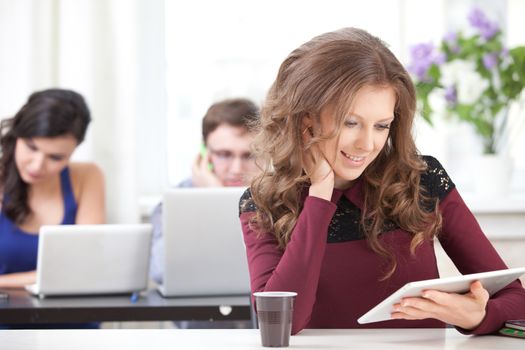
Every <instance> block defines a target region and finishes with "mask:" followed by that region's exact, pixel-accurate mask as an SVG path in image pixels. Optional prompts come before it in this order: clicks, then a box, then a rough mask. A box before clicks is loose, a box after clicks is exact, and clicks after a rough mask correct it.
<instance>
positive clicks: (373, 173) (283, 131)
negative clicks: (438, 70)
mask: <svg viewBox="0 0 525 350" xmlns="http://www.w3.org/2000/svg"><path fill="white" fill-rule="evenodd" d="M364 86H380V87H385V86H387V87H391V88H393V89H394V91H395V93H396V97H397V101H396V105H395V108H394V115H395V119H394V121H393V122H392V124H391V126H390V132H389V136H388V140H387V142H386V144H385V146H384V148H383V149H382V151H381V152H380V154H379V155H378V157H377V158H376V159H375V160H374V161H373V162H372V163H371V164H370V165H369V166H368V168H367V169H365V171H364V173H363V175H362V177H363V178H364V208H363V212H362V217H361V225H362V227H363V229H364V231H365V233H366V236H367V240H368V242H369V245H370V247H371V248H372V249H373V250H374V251H375V252H376V253H378V254H380V255H382V256H384V257H385V258H386V259H387V261H389V262H390V269H389V270H388V272H387V273H386V274H385V278H387V277H389V276H390V275H391V274H392V273H393V272H394V270H395V268H396V261H395V259H394V257H393V255H392V254H391V253H390V252H389V251H388V249H386V248H385V247H383V246H382V245H381V244H380V242H379V240H378V236H379V234H380V233H381V232H382V229H383V226H384V225H385V223H386V222H387V221H389V220H391V221H393V222H395V223H396V224H397V225H398V226H399V227H401V228H402V229H404V230H407V231H408V232H411V233H412V234H413V238H412V241H411V251H412V253H414V251H415V249H416V247H417V246H418V245H419V244H420V243H421V242H422V241H424V240H425V239H428V238H431V237H433V236H434V235H435V234H436V233H437V232H438V230H439V228H440V225H441V216H440V214H439V212H438V210H437V205H436V209H435V210H433V211H429V210H428V209H427V210H425V209H424V207H423V205H424V204H426V203H428V201H429V200H430V199H429V198H427V197H426V196H425V193H422V191H421V190H420V186H419V180H420V175H421V172H422V171H424V170H425V168H426V165H425V163H424V162H423V161H422V160H421V159H420V158H419V156H418V154H417V149H416V146H415V143H414V140H413V138H412V135H411V130H412V122H413V118H414V112H415V104H416V102H415V100H416V99H415V89H414V86H413V83H412V81H411V78H410V76H409V75H408V73H407V72H406V70H405V69H404V68H403V66H402V65H401V63H400V62H399V61H398V60H397V59H396V57H395V56H394V55H393V54H392V52H391V51H390V50H389V49H388V48H387V47H386V45H385V44H384V43H383V42H382V41H381V40H380V39H378V38H376V37H374V36H372V35H370V34H368V33H367V32H365V31H363V30H360V29H355V28H344V29H341V30H338V31H334V32H330V33H325V34H322V35H320V36H317V37H315V38H313V39H312V40H310V41H309V42H307V43H305V44H304V45H302V46H300V47H299V48H297V49H296V50H294V51H292V53H290V55H289V56H288V57H287V58H286V59H285V60H284V62H283V63H282V64H281V66H280V69H279V72H278V75H277V78H276V80H275V82H274V83H273V85H272V86H271V88H270V90H269V92H268V95H267V98H266V101H265V103H264V105H263V108H262V110H261V118H260V121H259V125H258V134H257V136H256V139H255V142H254V151H255V155H256V159H257V163H258V165H259V167H260V168H261V170H262V172H261V174H260V175H259V176H257V177H256V178H255V179H254V180H253V182H252V185H251V192H252V197H253V200H254V202H255V204H256V206H257V213H256V215H255V216H254V217H253V220H252V221H251V224H252V225H253V226H254V227H256V228H257V230H259V231H260V232H267V231H270V232H272V233H273V234H274V235H275V237H276V239H277V241H278V243H279V246H280V247H281V248H282V249H284V248H285V247H286V245H287V243H288V242H289V241H290V237H291V234H292V230H293V228H294V226H295V224H296V222H297V218H298V216H299V214H300V212H301V210H302V203H301V194H302V192H303V190H304V188H305V187H306V186H308V184H309V179H308V177H307V176H306V175H305V173H304V171H303V160H302V155H303V152H304V151H305V150H308V149H309V148H310V147H311V146H312V144H315V143H319V142H321V141H324V140H326V139H329V138H332V137H338V135H339V133H340V130H341V127H342V125H343V122H344V118H345V116H346V113H348V111H349V110H350V108H351V105H352V102H353V100H354V97H355V95H356V94H357V92H358V91H359V90H360V89H361V88H363V87H364ZM327 106H334V107H335V109H334V118H335V125H337V128H336V130H335V131H334V132H333V133H332V134H331V135H328V136H321V134H320V133H321V128H320V115H321V111H322V110H323V109H324V108H326V107H327ZM305 116H309V117H310V118H311V119H313V122H314V125H313V128H312V131H313V134H314V137H313V138H312V141H311V142H310V143H309V144H305V143H304V142H303V138H302V132H303V119H304V118H305Z"/></svg>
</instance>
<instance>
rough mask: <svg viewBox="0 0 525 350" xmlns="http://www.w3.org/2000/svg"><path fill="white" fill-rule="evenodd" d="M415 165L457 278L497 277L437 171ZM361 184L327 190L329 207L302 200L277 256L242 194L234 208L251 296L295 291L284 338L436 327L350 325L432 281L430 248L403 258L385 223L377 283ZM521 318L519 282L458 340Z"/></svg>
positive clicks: (486, 246) (523, 301)
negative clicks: (435, 205)
mask: <svg viewBox="0 0 525 350" xmlns="http://www.w3.org/2000/svg"><path fill="white" fill-rule="evenodd" d="M423 159H424V160H425V161H426V162H427V164H428V169H427V170H426V172H425V173H423V174H422V175H421V181H420V182H421V185H422V186H424V187H425V189H426V190H427V193H428V194H430V196H431V197H432V198H435V199H439V200H440V204H439V208H440V211H441V214H442V217H443V226H442V232H441V233H440V234H439V235H438V239H439V241H440V242H441V245H442V246H443V248H444V250H445V252H446V253H447V254H448V256H449V257H450V258H451V259H452V261H453V262H454V264H455V265H456V267H457V268H458V270H459V271H460V272H461V273H462V274H469V273H476V272H485V271H493V270H499V269H505V268H507V266H506V265H505V263H504V262H503V261H502V259H501V258H500V257H499V255H498V253H497V252H496V250H495V249H494V248H493V246H492V245H491V243H490V242H489V241H488V239H487V238H486V237H485V235H484V234H483V232H482V231H481V228H480V227H479V225H478V223H477V221H476V219H475V218H474V216H473V215H472V213H471V212H470V210H469V209H468V208H467V206H466V205H465V203H464V202H463V200H462V199H461V197H460V195H459V193H458V191H457V190H456V188H455V186H454V184H453V183H452V181H451V180H450V178H449V177H448V175H447V173H446V172H445V170H444V169H443V167H442V166H441V164H440V163H439V162H438V161H437V160H436V159H435V158H432V157H428V156H425V157H423ZM362 187H363V183H362V180H358V181H357V182H356V183H355V185H354V186H352V187H351V188H349V189H347V190H345V191H341V190H337V189H335V190H334V192H333V195H332V200H331V201H326V200H324V199H321V198H318V197H313V196H306V198H305V201H304V207H303V210H302V211H301V214H300V215H299V218H298V221H297V224H296V225H295V228H294V230H293V233H292V236H291V240H290V242H289V243H288V245H287V246H286V249H285V250H284V251H282V250H280V249H279V248H278V245H277V241H276V239H275V237H274V236H273V234H271V233H263V234H262V235H259V234H258V233H257V232H255V231H253V230H252V229H250V227H249V225H248V222H249V220H250V218H251V217H252V216H253V215H254V214H255V210H256V207H255V205H254V203H253V200H252V199H251V194H250V192H249V190H247V191H246V192H245V194H244V195H243V197H242V198H241V203H240V219H241V223H242V228H243V234H244V241H245V244H246V251H247V257H248V264H249V270H250V280H251V289H252V292H256V291H295V292H297V297H296V299H295V310H294V317H293V323H292V334H296V333H297V332H299V331H301V330H302V329H304V328H436V327H445V326H446V325H445V324H444V323H442V322H441V321H438V320H435V319H425V320H389V321H383V322H375V323H369V324H363V325H361V324H358V323H357V319H358V318H359V317H360V316H362V315H363V314H364V313H365V312H367V311H368V310H369V309H370V308H372V307H373V306H375V305H376V304H378V303H379V302H380V301H381V300H383V299H384V298H385V297H387V296H389V295H390V294H392V293H393V292H395V291H396V290H397V289H399V288H400V287H402V286H403V285H404V284H405V283H407V282H411V281H417V280H424V279H433V278H438V277H439V272H438V267H437V264H436V256H435V252H434V245H433V241H431V240H429V241H425V242H423V243H422V244H421V245H420V246H419V247H418V248H417V249H416V254H415V255H411V253H410V241H411V238H412V236H411V234H409V233H408V232H406V231H404V230H402V229H400V228H399V227H397V226H396V225H395V223H393V222H387V223H386V224H385V227H384V233H382V234H381V235H380V238H379V239H380V241H381V243H382V244H383V245H384V246H386V247H388V249H390V251H392V253H393V254H394V255H395V258H396V260H397V268H396V270H395V272H394V274H393V275H392V276H391V277H390V278H388V279H387V280H385V281H381V280H380V279H381V278H382V277H383V276H384V275H385V271H386V270H385V269H386V268H387V267H388V265H387V264H386V261H385V259H384V258H383V257H381V256H379V255H378V254H376V253H375V252H373V251H372V250H371V249H370V248H369V246H368V245H367V241H366V239H365V237H364V235H363V233H362V230H361V228H360V224H359V220H360V213H361V209H362V205H363V198H362ZM523 318H525V290H524V289H523V287H522V286H521V283H520V282H519V280H516V281H514V282H512V283H511V284H510V285H508V286H507V287H505V288H504V289H502V290H500V291H499V292H498V293H496V294H494V295H493V296H492V297H491V298H490V300H489V302H488V304H487V314H486V316H485V319H484V320H483V321H482V323H481V324H480V325H479V326H478V327H477V328H476V329H473V330H470V331H466V330H463V329H459V328H458V330H460V331H461V332H463V333H469V334H486V333H492V332H495V331H497V330H499V329H500V328H501V327H502V326H503V324H504V322H505V321H506V320H509V319H523Z"/></svg>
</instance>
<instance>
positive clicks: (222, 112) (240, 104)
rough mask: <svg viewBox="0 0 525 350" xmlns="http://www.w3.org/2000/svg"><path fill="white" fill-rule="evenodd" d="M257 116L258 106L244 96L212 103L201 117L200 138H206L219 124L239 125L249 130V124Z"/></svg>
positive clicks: (205, 139)
mask: <svg viewBox="0 0 525 350" xmlns="http://www.w3.org/2000/svg"><path fill="white" fill-rule="evenodd" d="M258 117H259V108H258V107H257V106H256V105H255V103H253V102H252V101H250V100H248V99H245V98H234V99H228V100H224V101H220V102H217V103H214V104H212V105H211V106H210V108H208V111H207V112H206V114H205V115H204V118H203V119H202V140H203V141H204V143H206V142H207V140H208V135H209V134H210V133H212V132H213V131H214V130H215V129H217V128H218V127H219V125H221V124H228V125H231V126H236V127H241V128H244V129H246V130H247V131H248V130H250V126H251V125H252V124H253V123H254V122H255V121H256V119H257V118H258Z"/></svg>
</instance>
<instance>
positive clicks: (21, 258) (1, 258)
mask: <svg viewBox="0 0 525 350" xmlns="http://www.w3.org/2000/svg"><path fill="white" fill-rule="evenodd" d="M60 187H61V188H62V199H63V200H64V218H63V219H62V223H61V225H68V224H74V223H75V218H76V216H77V203H76V201H75V197H74V196H73V188H72V186H71V179H70V177H69V168H67V167H66V168H65V169H64V170H62V172H61V173H60ZM4 199H5V197H4ZM2 207H3V206H2ZM37 252H38V234H37V233H29V232H25V231H23V230H21V229H20V228H19V227H17V226H16V225H15V224H14V223H13V221H11V220H10V219H9V218H8V217H7V216H6V215H5V213H4V211H3V210H2V211H1V213H0V275H2V274H7V273H14V272H24V271H32V270H35V269H36V259H37Z"/></svg>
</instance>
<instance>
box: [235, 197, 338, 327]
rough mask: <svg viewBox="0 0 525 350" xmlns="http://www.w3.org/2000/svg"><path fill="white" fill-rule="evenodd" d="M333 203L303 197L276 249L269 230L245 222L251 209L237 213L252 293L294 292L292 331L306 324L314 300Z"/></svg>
mask: <svg viewBox="0 0 525 350" xmlns="http://www.w3.org/2000/svg"><path fill="white" fill-rule="evenodd" d="M336 208H337V206H336V205H335V204H334V203H332V202H329V201H326V200H323V199H320V198H317V197H307V198H306V200H305V203H304V207H303V210H302V212H301V214H300V215H299V218H298V221H297V224H296V225H295V228H294V230H293V233H292V236H291V240H290V242H289V243H288V245H287V247H286V249H285V250H284V251H282V250H281V249H279V248H278V245H277V241H276V239H275V237H274V235H273V234H271V233H268V232H267V233H262V234H260V233H258V232H255V231H254V230H252V228H251V227H250V225H249V222H250V219H251V218H252V216H253V215H254V214H255V213H254V212H253V211H246V212H243V213H241V216H240V219H241V223H242V229H243V234H244V241H245V244H246V251H247V258H248V266H249V270H250V282H251V289H252V292H256V291H294V292H297V297H296V299H295V306H294V317H293V322H292V334H296V333H298V332H299V331H301V330H302V329H303V328H305V327H306V325H307V324H308V322H309V320H310V316H311V313H312V309H313V305H314V303H315V298H316V292H317V286H318V283H319V275H320V271H321V264H322V261H323V258H324V252H325V248H326V244H327V243H326V240H327V238H326V232H327V230H328V225H329V224H330V221H331V219H332V217H333V215H334V213H335V211H336Z"/></svg>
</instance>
